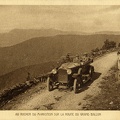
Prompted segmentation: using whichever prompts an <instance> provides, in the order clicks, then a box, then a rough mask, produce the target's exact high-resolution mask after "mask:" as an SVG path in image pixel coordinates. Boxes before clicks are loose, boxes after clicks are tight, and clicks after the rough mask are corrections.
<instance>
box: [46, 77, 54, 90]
mask: <svg viewBox="0 0 120 120" xmlns="http://www.w3.org/2000/svg"><path fill="white" fill-rule="evenodd" d="M47 90H48V91H51V90H53V85H52V82H51V78H50V77H48V78H47Z"/></svg>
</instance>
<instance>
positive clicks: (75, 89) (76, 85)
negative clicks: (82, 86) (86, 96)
mask: <svg viewBox="0 0 120 120" xmlns="http://www.w3.org/2000/svg"><path fill="white" fill-rule="evenodd" d="M77 88H78V81H77V79H75V80H74V85H73V90H74V93H77Z"/></svg>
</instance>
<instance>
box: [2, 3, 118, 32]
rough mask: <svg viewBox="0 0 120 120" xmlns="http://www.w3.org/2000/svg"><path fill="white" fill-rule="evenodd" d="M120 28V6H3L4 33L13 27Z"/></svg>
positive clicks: (111, 29)
mask: <svg viewBox="0 0 120 120" xmlns="http://www.w3.org/2000/svg"><path fill="white" fill-rule="evenodd" d="M41 28H44V29H50V28H53V29H59V30H63V31H79V32H97V31H120V5H119V6H118V5H111V6H108V5H68V6H67V5H66V6H64V5H54V6H53V5H46V6H44V5H0V32H1V33H3V32H9V31H10V30H12V29H41Z"/></svg>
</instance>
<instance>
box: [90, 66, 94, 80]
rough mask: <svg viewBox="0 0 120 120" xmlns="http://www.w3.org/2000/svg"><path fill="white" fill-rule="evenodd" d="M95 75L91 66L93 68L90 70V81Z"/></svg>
mask: <svg viewBox="0 0 120 120" xmlns="http://www.w3.org/2000/svg"><path fill="white" fill-rule="evenodd" d="M93 74H94V67H93V66H91V67H90V70H89V75H90V80H92V78H93Z"/></svg>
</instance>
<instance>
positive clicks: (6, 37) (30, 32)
mask: <svg viewBox="0 0 120 120" xmlns="http://www.w3.org/2000/svg"><path fill="white" fill-rule="evenodd" d="M68 34H86V33H84V32H75V31H74V32H72V31H71V32H68V31H62V30H57V29H13V30H11V31H10V32H8V33H0V47H7V46H12V45H16V44H19V43H21V42H24V41H26V40H28V39H32V38H36V37H48V36H56V35H68Z"/></svg>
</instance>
